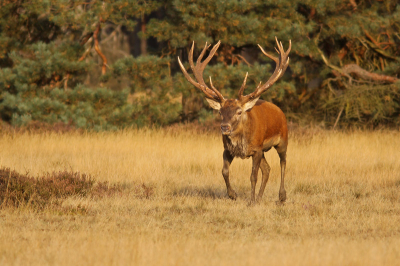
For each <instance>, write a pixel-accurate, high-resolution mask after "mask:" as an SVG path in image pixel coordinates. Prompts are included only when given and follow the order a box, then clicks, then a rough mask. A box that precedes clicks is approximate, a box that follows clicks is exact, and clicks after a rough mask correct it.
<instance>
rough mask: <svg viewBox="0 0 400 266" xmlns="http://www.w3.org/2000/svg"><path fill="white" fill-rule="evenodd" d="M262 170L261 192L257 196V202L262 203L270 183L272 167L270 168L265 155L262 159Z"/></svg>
mask: <svg viewBox="0 0 400 266" xmlns="http://www.w3.org/2000/svg"><path fill="white" fill-rule="evenodd" d="M260 168H261V172H262V181H261V186H260V191H259V192H258V196H257V202H260V201H261V198H262V196H263V194H264V190H265V186H266V185H267V182H268V178H269V172H270V171H271V167H270V166H269V164H268V162H267V160H266V159H265V157H264V155H263V156H262V158H261V164H260Z"/></svg>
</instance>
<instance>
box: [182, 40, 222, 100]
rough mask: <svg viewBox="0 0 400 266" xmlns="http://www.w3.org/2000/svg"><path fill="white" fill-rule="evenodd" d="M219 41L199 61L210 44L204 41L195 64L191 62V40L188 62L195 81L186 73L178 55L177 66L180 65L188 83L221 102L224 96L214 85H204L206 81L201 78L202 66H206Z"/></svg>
mask: <svg viewBox="0 0 400 266" xmlns="http://www.w3.org/2000/svg"><path fill="white" fill-rule="evenodd" d="M220 43H221V41H219V42H218V43H217V44H216V45H214V47H213V49H212V50H211V52H210V54H209V55H208V57H207V58H206V59H205V60H204V62H201V59H202V58H203V56H204V54H205V52H206V50H207V49H208V48H209V47H210V46H211V45H208V44H207V43H206V44H205V46H204V48H203V50H202V51H201V53H200V55H199V57H198V59H197V61H196V65H194V62H193V51H194V42H193V44H192V47H191V49H190V52H189V64H190V68H191V69H192V71H193V74H194V77H195V78H196V80H197V82H196V81H195V80H194V79H192V77H190V75H189V74H188V73H187V71H186V69H185V67H184V66H183V64H182V62H181V61H180V59H179V57H178V61H179V66H180V67H181V70H182V72H183V74H184V76H185V77H186V79H187V80H188V81H189V82H190V83H192V85H194V86H195V87H196V88H198V89H200V90H201V91H202V92H203V93H204V94H205V95H206V97H207V98H209V99H214V100H217V101H219V102H222V101H223V100H224V97H223V96H222V94H221V93H220V92H219V91H218V90H217V89H215V88H214V87H212V89H210V88H208V86H207V85H206V83H205V82H204V79H203V71H204V68H205V67H206V65H207V64H208V62H209V61H210V60H211V58H212V57H213V56H214V54H215V52H216V51H217V49H218V47H219V45H220Z"/></svg>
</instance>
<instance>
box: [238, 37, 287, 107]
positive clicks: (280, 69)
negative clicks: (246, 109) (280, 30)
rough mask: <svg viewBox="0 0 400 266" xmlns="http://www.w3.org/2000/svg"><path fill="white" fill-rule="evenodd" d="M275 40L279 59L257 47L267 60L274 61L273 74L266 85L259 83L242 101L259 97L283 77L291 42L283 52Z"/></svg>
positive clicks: (281, 46)
mask: <svg viewBox="0 0 400 266" xmlns="http://www.w3.org/2000/svg"><path fill="white" fill-rule="evenodd" d="M275 40H276V44H277V46H278V49H276V48H275V50H276V51H277V53H278V54H279V58H277V57H275V56H272V55H270V54H268V53H266V52H265V51H264V49H263V48H262V47H261V46H260V45H258V46H259V47H260V49H261V52H262V53H263V54H264V55H266V56H267V57H268V58H270V59H272V60H274V61H275V63H276V67H275V70H274V73H273V74H272V76H271V77H270V78H269V79H268V81H267V82H266V83H264V84H263V85H261V83H260V85H258V86H257V88H256V89H255V91H254V92H252V93H250V94H249V95H246V96H243V97H242V99H243V100H244V101H249V100H251V99H254V98H257V97H260V95H261V93H263V92H264V91H266V90H267V89H268V88H269V87H270V86H271V85H272V84H274V83H275V82H276V81H277V80H278V79H279V78H280V77H281V76H282V75H283V73H285V71H286V68H287V67H288V65H289V57H288V56H289V52H290V49H291V48H292V42H291V41H289V48H288V50H287V51H286V52H285V50H284V48H283V45H282V42H279V41H278V38H277V37H275ZM240 90H242V88H240Z"/></svg>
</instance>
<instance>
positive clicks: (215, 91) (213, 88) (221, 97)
mask: <svg viewBox="0 0 400 266" xmlns="http://www.w3.org/2000/svg"><path fill="white" fill-rule="evenodd" d="M210 85H211V89H212V90H213V91H214V93H215V94H217V95H218V98H220V99H224V96H222V94H221V93H220V92H219V91H218V90H217V89H216V88H215V87H214V85H213V83H212V80H211V76H210Z"/></svg>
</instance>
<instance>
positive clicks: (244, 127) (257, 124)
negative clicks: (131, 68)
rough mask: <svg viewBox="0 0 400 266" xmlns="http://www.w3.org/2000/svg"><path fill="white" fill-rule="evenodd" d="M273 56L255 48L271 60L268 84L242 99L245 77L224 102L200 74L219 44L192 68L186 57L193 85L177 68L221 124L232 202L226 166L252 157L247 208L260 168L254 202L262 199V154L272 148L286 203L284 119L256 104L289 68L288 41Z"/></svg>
mask: <svg viewBox="0 0 400 266" xmlns="http://www.w3.org/2000/svg"><path fill="white" fill-rule="evenodd" d="M276 43H277V45H278V49H277V52H278V53H279V58H277V57H275V56H272V55H269V54H267V53H266V52H265V51H264V50H263V49H262V47H261V46H260V45H259V47H260V49H261V51H262V52H263V54H264V55H266V56H267V57H269V58H270V59H272V60H274V61H275V63H276V68H275V71H274V73H273V74H272V76H271V77H270V78H269V80H268V81H267V82H266V83H264V84H261V82H260V84H259V85H258V86H257V87H256V89H255V91H254V92H252V93H250V94H249V95H246V96H244V95H243V91H244V89H245V87H246V80H247V75H248V73H247V74H246V77H245V78H244V81H243V84H242V86H241V88H240V89H239V97H238V99H234V100H233V99H225V98H224V97H223V96H222V94H221V93H220V92H219V91H218V90H217V89H216V88H215V87H214V86H213V84H212V81H211V77H210V87H208V86H207V85H206V83H205V82H204V80H203V71H204V68H205V67H206V65H207V64H208V62H210V60H211V58H212V57H213V56H214V54H215V52H216V51H217V49H218V47H219V45H220V41H219V42H218V43H217V44H216V45H215V46H214V47H213V48H212V50H211V52H210V54H209V55H208V57H207V58H206V59H205V60H204V61H203V62H201V60H202V58H203V56H204V54H205V52H206V50H207V49H208V48H209V47H210V45H207V43H206V45H205V47H204V49H203V51H202V52H201V53H200V55H199V58H198V59H197V62H196V65H194V63H193V49H194V42H193V45H192V48H191V50H190V53H189V64H190V67H191V69H192V71H193V74H194V76H195V78H196V80H197V82H196V81H195V80H194V79H193V78H192V77H191V76H190V75H189V74H188V73H187V72H186V69H185V67H184V66H183V65H182V62H181V61H180V59H179V57H178V61H179V65H180V67H181V69H182V72H183V74H184V75H185V77H186V79H187V80H188V81H189V82H190V83H192V84H193V85H194V86H195V87H196V88H198V89H200V90H201V91H202V92H203V93H204V94H205V96H206V100H207V102H208V103H209V104H210V106H211V107H212V108H213V109H215V110H218V111H219V113H220V115H221V118H222V122H221V133H222V140H223V143H224V149H225V150H224V154H223V159H224V166H223V169H222V175H223V177H224V179H225V183H226V188H227V191H228V196H229V198H231V199H234V200H235V199H236V192H235V191H234V190H233V189H232V187H231V185H230V182H229V166H230V164H231V163H232V160H233V158H235V157H240V158H242V159H245V158H249V157H250V156H251V157H253V167H252V172H251V176H250V181H251V198H250V205H253V204H255V203H256V199H255V188H256V183H257V174H258V169H259V168H260V167H261V171H262V181H261V187H260V191H259V193H258V197H257V202H259V201H260V200H261V198H262V195H263V193H264V190H265V185H266V184H267V181H268V177H269V172H270V169H271V168H270V166H269V165H268V163H267V161H266V159H265V157H264V152H267V151H269V150H270V149H271V148H272V147H274V148H275V149H276V151H277V152H278V154H279V157H280V164H281V185H280V189H279V202H280V203H283V202H284V201H285V200H286V191H285V187H284V178H285V167H286V150H287V145H288V129H287V123H286V117H285V115H284V114H283V112H282V110H281V109H279V107H277V106H276V105H274V104H272V103H270V102H266V101H263V100H259V98H260V95H261V94H262V93H263V92H264V91H266V90H267V89H268V88H269V87H270V86H271V85H272V84H274V83H275V82H276V81H277V80H278V79H279V78H280V77H281V76H282V75H283V73H284V72H285V70H286V68H287V66H288V64H289V57H288V55H289V52H290V49H291V42H290V41H289V49H288V50H287V51H286V52H285V51H284V49H283V46H282V43H281V42H278V40H277V39H276Z"/></svg>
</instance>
